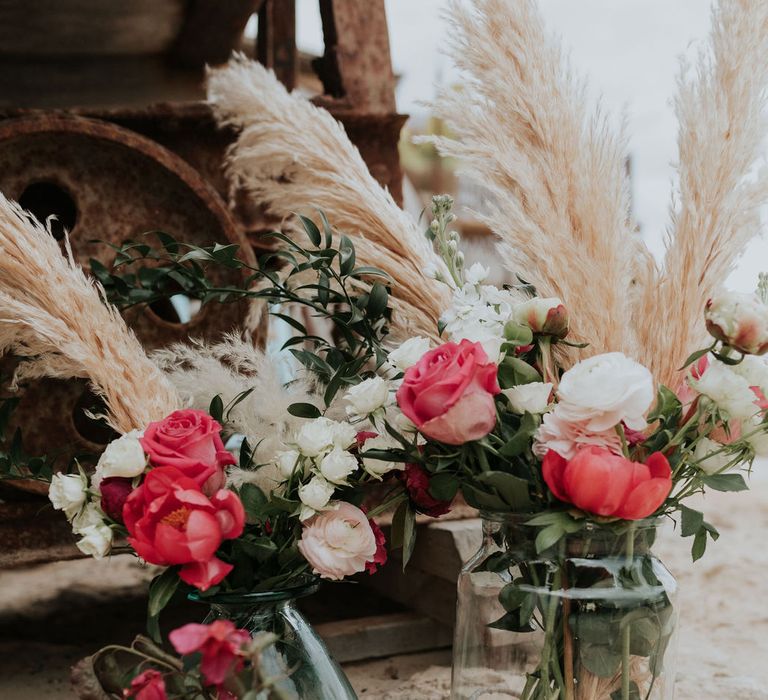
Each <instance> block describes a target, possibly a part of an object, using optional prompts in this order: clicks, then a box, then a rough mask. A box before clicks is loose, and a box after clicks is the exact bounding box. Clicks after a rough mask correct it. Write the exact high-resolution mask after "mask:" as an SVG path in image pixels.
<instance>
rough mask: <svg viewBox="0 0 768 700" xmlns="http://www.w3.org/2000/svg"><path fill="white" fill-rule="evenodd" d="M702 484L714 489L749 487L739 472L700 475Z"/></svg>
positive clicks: (745, 488) (738, 489) (735, 489)
mask: <svg viewBox="0 0 768 700" xmlns="http://www.w3.org/2000/svg"><path fill="white" fill-rule="evenodd" d="M700 479H701V481H702V483H703V484H705V485H706V486H709V488H711V489H714V490H715V491H746V490H747V489H748V488H749V487H748V486H747V484H746V482H745V481H744V477H743V476H742V475H741V474H711V475H707V476H703V475H702V476H701V477H700Z"/></svg>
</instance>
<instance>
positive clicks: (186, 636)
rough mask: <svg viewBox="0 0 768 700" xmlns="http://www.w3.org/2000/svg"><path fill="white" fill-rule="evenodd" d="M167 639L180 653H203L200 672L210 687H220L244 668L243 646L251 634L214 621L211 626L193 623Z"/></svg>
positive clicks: (225, 622) (173, 632)
mask: <svg viewBox="0 0 768 700" xmlns="http://www.w3.org/2000/svg"><path fill="white" fill-rule="evenodd" d="M168 639H170V640H171V644H173V647H174V649H176V651H177V652H178V653H179V654H182V655H186V654H193V653H195V652H200V653H201V655H202V660H201V662H200V672H201V673H202V674H203V679H204V680H205V682H206V683H208V684H209V685H221V684H222V683H223V682H224V681H225V679H226V677H227V676H228V675H229V674H230V673H237V671H239V670H240V669H241V668H242V666H243V661H244V659H243V657H242V655H241V653H240V650H241V649H242V647H243V646H244V645H245V644H247V643H248V642H250V641H251V635H250V634H248V632H246V631H245V630H240V629H237V628H236V627H235V625H234V623H232V622H231V621H230V620H215V621H214V622H211V623H210V624H208V625H198V624H195V623H190V624H188V625H184V626H183V627H179V628H178V629H175V630H173V631H172V632H171V633H170V634H169V635H168Z"/></svg>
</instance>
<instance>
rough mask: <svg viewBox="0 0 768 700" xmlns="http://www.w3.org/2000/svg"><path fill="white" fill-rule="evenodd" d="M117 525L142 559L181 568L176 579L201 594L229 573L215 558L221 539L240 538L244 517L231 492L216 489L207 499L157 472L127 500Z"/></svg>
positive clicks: (179, 476)
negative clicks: (179, 579)
mask: <svg viewBox="0 0 768 700" xmlns="http://www.w3.org/2000/svg"><path fill="white" fill-rule="evenodd" d="M123 521H124V522H125V526H126V528H127V530H128V534H129V537H128V542H129V544H130V545H131V546H132V547H133V548H134V550H136V553H137V554H138V555H139V556H140V557H141V558H142V559H144V560H145V561H148V562H149V563H151V564H158V565H160V566H175V565H179V564H181V565H183V566H182V567H181V569H180V571H179V577H180V578H181V579H182V580H183V581H186V582H187V583H189V584H190V585H192V586H195V587H197V588H199V589H200V590H203V591H204V590H207V589H208V588H210V587H211V586H213V585H215V584H217V583H219V582H220V581H221V580H222V579H223V578H224V577H225V576H226V575H227V574H228V573H229V572H230V571H231V570H232V566H231V565H230V564H226V563H225V562H223V561H221V560H220V559H219V558H218V557H216V556H215V553H216V550H217V549H218V548H219V546H220V545H221V542H222V541H223V540H227V539H233V538H235V537H239V536H240V535H241V534H242V532H243V526H244V524H245V512H244V510H243V504H242V503H241V502H240V499H239V498H238V497H237V495H236V494H235V493H234V492H232V491H228V490H226V489H221V490H219V491H217V492H216V493H214V494H213V495H212V496H210V498H209V497H208V496H206V495H205V494H204V493H203V492H202V491H201V490H200V486H199V485H198V484H197V483H196V482H195V481H193V480H192V479H189V478H187V477H186V476H184V475H183V473H182V472H180V471H179V470H178V469H175V468H174V467H159V468H157V469H152V470H151V471H150V472H149V474H147V477H146V478H145V479H144V482H143V483H142V485H141V486H139V488H137V489H135V490H134V491H133V493H131V495H130V496H128V499H127V500H126V502H125V505H124V506H123Z"/></svg>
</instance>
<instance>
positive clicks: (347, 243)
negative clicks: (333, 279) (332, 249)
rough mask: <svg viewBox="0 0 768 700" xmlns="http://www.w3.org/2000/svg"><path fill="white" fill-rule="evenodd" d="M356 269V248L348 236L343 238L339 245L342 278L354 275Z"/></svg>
mask: <svg viewBox="0 0 768 700" xmlns="http://www.w3.org/2000/svg"><path fill="white" fill-rule="evenodd" d="M354 269H355V246H354V245H353V244H352V241H351V240H350V239H349V238H348V237H347V236H342V237H341V243H340V245H339V271H340V272H341V274H342V276H346V275H350V274H352V271H353V270H354Z"/></svg>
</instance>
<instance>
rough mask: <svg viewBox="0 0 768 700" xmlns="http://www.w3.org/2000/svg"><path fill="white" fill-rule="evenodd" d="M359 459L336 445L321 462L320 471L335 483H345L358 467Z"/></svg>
mask: <svg viewBox="0 0 768 700" xmlns="http://www.w3.org/2000/svg"><path fill="white" fill-rule="evenodd" d="M357 466H358V465H357V459H356V458H355V456H354V455H353V454H350V453H349V452H347V451H346V450H340V449H339V448H338V447H334V448H333V449H332V450H331V451H330V452H329V453H328V454H327V455H325V457H323V459H322V461H321V462H320V473H321V474H322V475H323V476H324V477H325V478H326V479H327V480H328V481H330V482H331V483H333V484H345V483H346V481H347V477H348V476H349V475H350V474H351V473H352V472H354V471H355V470H356V469H357Z"/></svg>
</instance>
